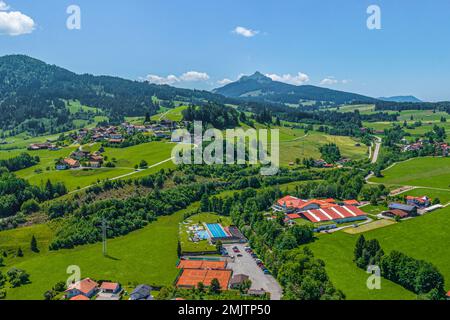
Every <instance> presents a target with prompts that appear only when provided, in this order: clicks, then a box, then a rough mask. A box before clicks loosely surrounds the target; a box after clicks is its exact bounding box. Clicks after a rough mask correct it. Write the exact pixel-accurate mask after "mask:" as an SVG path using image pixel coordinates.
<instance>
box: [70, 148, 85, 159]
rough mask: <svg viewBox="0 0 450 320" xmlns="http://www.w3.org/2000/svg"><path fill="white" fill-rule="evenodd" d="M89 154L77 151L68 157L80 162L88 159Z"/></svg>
mask: <svg viewBox="0 0 450 320" xmlns="http://www.w3.org/2000/svg"><path fill="white" fill-rule="evenodd" d="M89 154H90V152H89V151H82V150H77V151H74V152H72V153H71V154H70V157H71V158H72V159H76V160H82V159H87V158H89Z"/></svg>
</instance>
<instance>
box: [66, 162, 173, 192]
mask: <svg viewBox="0 0 450 320" xmlns="http://www.w3.org/2000/svg"><path fill="white" fill-rule="evenodd" d="M173 159H174V158H173V157H172V158H169V159H166V160H163V161H161V162H158V163H155V164H152V165H151V166H148V167H147V168H146V169H137V170H135V171H133V172H130V173H127V174H123V175H121V176H117V177H114V178H111V179H109V180H118V179H122V178H126V177H129V176H132V175H134V174H136V173H139V172H142V171H146V170H149V169H152V168H154V167H157V166H160V165H162V164H163V163H166V162H169V161H172V160H173ZM94 185H96V183H95V184H91V185H89V186H86V187H83V188H80V189H77V190H74V191H71V192H69V194H73V193H76V192H79V191H81V190H85V189H88V188H90V187H92V186H94Z"/></svg>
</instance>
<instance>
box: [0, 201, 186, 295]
mask: <svg viewBox="0 0 450 320" xmlns="http://www.w3.org/2000/svg"><path fill="white" fill-rule="evenodd" d="M186 210H190V209H186ZM186 210H182V211H179V212H177V213H175V214H173V215H170V216H165V217H160V218H159V219H158V220H157V221H155V222H153V223H151V224H149V225H148V226H147V227H145V228H143V229H141V230H138V231H135V232H132V233H130V234H128V235H126V236H124V237H120V238H116V239H110V240H108V256H107V257H104V256H103V255H102V244H101V243H98V244H93V245H85V246H80V247H76V248H75V249H71V250H60V251H54V252H49V251H48V250H47V249H46V248H47V246H48V243H49V242H50V241H51V239H52V238H53V232H52V228H51V226H49V225H36V226H32V227H28V228H21V229H16V230H12V231H7V232H0V249H7V250H9V251H11V250H15V251H16V250H17V248H18V247H19V246H20V247H22V248H23V250H24V257H23V258H14V259H12V260H10V259H9V258H8V259H7V260H6V264H7V265H6V266H5V267H3V268H0V270H1V271H3V272H6V271H7V270H9V268H11V267H12V266H14V267H17V268H20V269H24V270H26V271H27V272H28V273H29V274H30V280H31V283H30V284H28V285H25V286H22V287H19V288H14V289H12V288H8V290H7V291H8V292H7V299H11V300H29V299H37V300H43V294H44V292H45V291H47V290H49V289H51V288H52V287H53V285H54V284H56V283H57V282H59V281H66V279H67V278H68V277H69V274H67V273H66V271H67V267H69V266H71V265H75V266H79V267H80V269H81V276H82V277H91V278H93V279H96V280H111V281H119V282H120V283H122V284H123V285H132V286H134V285H138V284H141V283H146V284H150V285H157V286H162V285H170V284H172V282H173V281H174V280H175V278H176V275H177V273H178V270H177V268H176V262H177V259H178V258H177V241H178V232H179V227H178V226H179V223H180V222H181V221H182V220H183V215H184V213H185V212H186ZM33 234H34V235H35V236H36V238H37V240H38V246H39V248H41V252H40V253H38V254H35V253H31V251H30V250H29V243H30V240H31V237H32V235H33Z"/></svg>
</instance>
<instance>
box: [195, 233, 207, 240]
mask: <svg viewBox="0 0 450 320" xmlns="http://www.w3.org/2000/svg"><path fill="white" fill-rule="evenodd" d="M197 236H198V237H199V238H200V239H201V240H207V239H209V233H208V231H197Z"/></svg>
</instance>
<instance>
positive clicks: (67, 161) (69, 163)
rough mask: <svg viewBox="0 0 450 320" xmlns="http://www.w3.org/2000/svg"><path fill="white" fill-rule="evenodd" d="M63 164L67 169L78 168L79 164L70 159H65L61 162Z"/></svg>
mask: <svg viewBox="0 0 450 320" xmlns="http://www.w3.org/2000/svg"><path fill="white" fill-rule="evenodd" d="M63 163H64V164H65V165H67V166H68V167H69V168H72V169H73V168H79V167H80V162H79V161H78V160H75V159H72V158H66V159H64V160H63Z"/></svg>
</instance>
